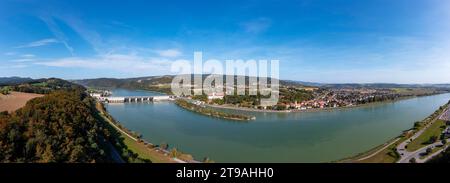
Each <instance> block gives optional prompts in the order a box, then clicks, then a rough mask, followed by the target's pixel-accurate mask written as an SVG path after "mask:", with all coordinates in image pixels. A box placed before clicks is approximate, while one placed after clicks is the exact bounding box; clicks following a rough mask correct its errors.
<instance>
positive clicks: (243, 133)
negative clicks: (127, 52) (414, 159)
mask: <svg viewBox="0 0 450 183" xmlns="http://www.w3.org/2000/svg"><path fill="white" fill-rule="evenodd" d="M113 95H115V96H143V95H161V94H159V93H154V92H148V91H131V90H113ZM449 99H450V94H441V95H434V96H427V97H419V98H412V99H407V100H401V101H397V102H392V103H380V104H374V105H368V106H364V107H357V108H348V109H339V110H333V111H322V112H300V113H261V112H245V113H250V114H252V115H254V116H256V120H255V121H250V122H236V121H229V120H223V119H217V118H211V117H207V116H203V115H200V114H196V113H193V112H190V111H187V110H184V109H182V108H180V107H178V106H176V105H175V104H174V103H173V102H156V103H126V104H108V105H107V109H108V111H109V113H110V114H111V115H112V116H113V117H114V118H116V119H117V120H118V121H120V122H121V123H122V124H123V125H124V126H126V127H127V128H128V129H130V130H133V131H137V132H139V133H141V134H142V135H143V136H144V139H146V140H148V141H150V142H152V143H155V144H160V143H162V142H166V143H168V144H169V145H170V148H172V147H177V148H178V149H179V150H181V151H183V152H186V153H189V154H192V155H193V156H194V157H195V158H196V159H199V160H201V159H203V158H204V157H210V158H211V159H212V160H214V161H216V162H328V161H333V160H339V159H342V158H345V157H349V156H352V155H355V154H358V153H361V152H364V151H366V150H369V149H371V148H373V147H375V146H377V145H380V144H382V143H384V142H386V141H387V140H389V139H391V138H394V137H396V136H398V135H399V134H401V132H402V131H403V130H406V129H409V128H411V127H412V126H413V123H414V122H415V121H420V120H422V119H424V118H426V117H427V116H428V115H430V114H431V113H433V112H434V111H435V110H436V109H437V108H438V107H439V106H441V105H443V104H445V103H446V102H448V101H449ZM241 113H244V112H241Z"/></svg>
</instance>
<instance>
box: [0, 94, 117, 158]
mask: <svg viewBox="0 0 450 183" xmlns="http://www.w3.org/2000/svg"><path fill="white" fill-rule="evenodd" d="M92 102H93V101H92V99H90V98H88V97H86V96H84V95H83V94H82V93H80V92H76V91H73V92H68V91H58V92H54V93H52V94H49V95H46V96H44V97H41V98H36V99H33V100H31V101H29V102H28V103H27V104H26V105H25V107H23V108H21V109H19V110H17V111H16V112H14V113H12V114H4V113H3V114H1V115H0V162H112V160H111V159H110V158H109V157H108V155H107V151H109V150H108V149H107V148H106V147H105V146H104V144H103V141H104V138H105V137H107V136H108V132H107V131H106V130H105V128H104V127H103V126H102V124H100V123H98V121H97V120H96V118H95V117H94V116H93V114H94V112H93V111H92V108H91V104H92Z"/></svg>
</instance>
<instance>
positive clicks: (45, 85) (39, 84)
mask: <svg viewBox="0 0 450 183" xmlns="http://www.w3.org/2000/svg"><path fill="white" fill-rule="evenodd" d="M31 85H32V86H38V87H47V86H48V83H47V82H42V83H33V84H31Z"/></svg>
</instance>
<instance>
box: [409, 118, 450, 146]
mask: <svg viewBox="0 0 450 183" xmlns="http://www.w3.org/2000/svg"><path fill="white" fill-rule="evenodd" d="M442 126H445V122H444V121H442V120H436V121H435V122H434V123H433V124H432V125H431V126H430V127H428V128H427V129H426V130H425V131H424V132H423V133H422V134H421V135H420V136H419V137H417V138H416V139H414V140H413V141H412V142H411V143H409V144H408V147H407V148H406V150H408V151H415V150H417V149H420V148H422V147H424V146H426V145H427V144H426V143H427V142H428V140H429V139H430V137H432V136H436V137H438V139H437V141H439V137H440V136H441V133H442V130H443V128H441V127H442Z"/></svg>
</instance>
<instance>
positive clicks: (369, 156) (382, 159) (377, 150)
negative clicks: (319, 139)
mask: <svg viewBox="0 0 450 183" xmlns="http://www.w3.org/2000/svg"><path fill="white" fill-rule="evenodd" d="M449 105H450V101H449V102H448V103H446V104H444V105H442V106H440V107H439V108H438V109H437V110H436V111H434V112H433V113H432V114H430V115H429V116H427V117H426V118H425V119H423V120H421V121H417V122H415V123H414V126H413V127H411V128H410V129H407V130H404V131H403V133H402V134H400V135H399V136H397V137H394V138H392V139H390V140H388V141H387V142H385V143H383V144H381V145H378V146H376V147H373V148H371V149H369V150H367V151H365V152H361V153H358V154H356V155H354V156H351V157H348V158H344V159H341V160H336V161H333V162H337V163H395V162H397V161H398V160H399V159H400V155H399V154H398V152H397V146H398V145H399V144H400V143H402V142H404V141H405V140H408V139H409V138H410V137H412V136H413V135H414V134H415V133H416V132H418V131H420V130H421V129H423V128H426V126H427V125H429V124H430V123H432V122H434V121H435V120H439V119H437V118H439V115H440V114H441V113H442V112H444V110H445V109H446V108H447V107H448V106H449ZM426 130H430V128H427V129H426ZM438 133H439V134H440V133H441V132H440V131H439V132H438ZM422 135H423V134H422ZM418 139H420V138H418ZM416 140H417V139H416ZM416 140H415V141H416ZM413 142H414V141H413ZM426 145H427V144H426V143H424V142H420V145H417V144H416V146H415V147H414V149H412V150H416V149H419V148H421V147H424V146H426ZM407 150H408V151H410V150H411V148H407ZM410 152H411V151H410Z"/></svg>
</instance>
